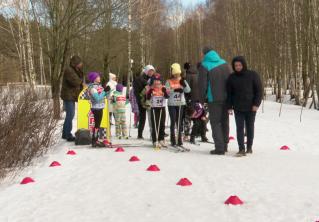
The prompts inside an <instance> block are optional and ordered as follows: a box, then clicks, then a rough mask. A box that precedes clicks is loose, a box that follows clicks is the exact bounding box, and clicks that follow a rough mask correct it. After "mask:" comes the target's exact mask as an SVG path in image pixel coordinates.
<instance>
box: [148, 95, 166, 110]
mask: <svg viewBox="0 0 319 222" xmlns="http://www.w3.org/2000/svg"><path fill="white" fill-rule="evenodd" d="M164 102H165V99H164V97H163V96H153V97H152V99H151V105H152V107H163V106H165V104H164Z"/></svg>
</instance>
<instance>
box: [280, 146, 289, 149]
mask: <svg viewBox="0 0 319 222" xmlns="http://www.w3.org/2000/svg"><path fill="white" fill-rule="evenodd" d="M280 150H290V148H289V146H282V147H281V148H280Z"/></svg>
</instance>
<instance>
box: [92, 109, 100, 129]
mask: <svg viewBox="0 0 319 222" xmlns="http://www.w3.org/2000/svg"><path fill="white" fill-rule="evenodd" d="M91 111H92V113H93V116H94V127H95V128H100V126H101V122H102V118H103V109H92V110H91Z"/></svg>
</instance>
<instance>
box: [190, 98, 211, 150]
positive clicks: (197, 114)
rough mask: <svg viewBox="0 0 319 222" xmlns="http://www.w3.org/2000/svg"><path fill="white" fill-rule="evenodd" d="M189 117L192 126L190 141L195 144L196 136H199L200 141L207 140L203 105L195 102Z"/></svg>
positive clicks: (206, 119)
mask: <svg viewBox="0 0 319 222" xmlns="http://www.w3.org/2000/svg"><path fill="white" fill-rule="evenodd" d="M191 118H192V120H193V128H192V133H191V139H190V142H191V143H193V144H195V138H196V136H201V139H202V142H207V141H208V139H207V137H206V123H207V121H208V118H207V116H206V111H205V108H204V106H203V105H202V104H200V103H199V102H197V103H195V105H194V110H193V113H192V115H191Z"/></svg>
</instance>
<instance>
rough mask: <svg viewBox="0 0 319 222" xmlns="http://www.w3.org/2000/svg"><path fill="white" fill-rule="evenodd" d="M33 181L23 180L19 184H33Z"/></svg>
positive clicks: (29, 179)
mask: <svg viewBox="0 0 319 222" xmlns="http://www.w3.org/2000/svg"><path fill="white" fill-rule="evenodd" d="M34 182H35V181H34V180H33V179H32V178H31V177H26V178H24V179H23V180H22V181H21V182H20V184H28V183H34Z"/></svg>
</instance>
